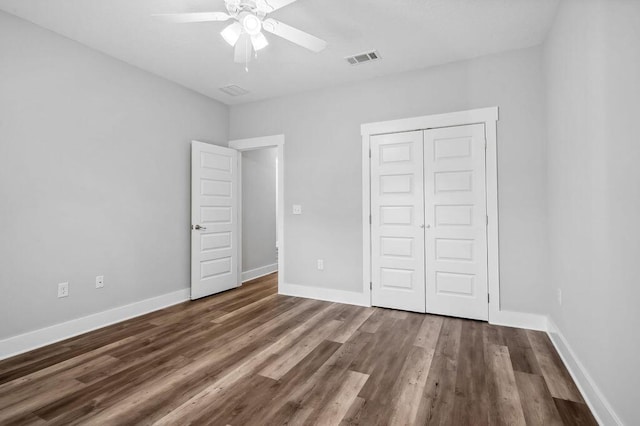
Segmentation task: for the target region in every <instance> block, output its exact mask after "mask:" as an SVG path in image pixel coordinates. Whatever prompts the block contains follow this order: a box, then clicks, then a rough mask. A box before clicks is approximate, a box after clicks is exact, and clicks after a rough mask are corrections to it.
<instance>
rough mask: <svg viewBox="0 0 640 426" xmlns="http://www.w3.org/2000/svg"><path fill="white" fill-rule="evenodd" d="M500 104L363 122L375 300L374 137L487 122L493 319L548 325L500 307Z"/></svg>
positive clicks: (367, 246)
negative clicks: (371, 218)
mask: <svg viewBox="0 0 640 426" xmlns="http://www.w3.org/2000/svg"><path fill="white" fill-rule="evenodd" d="M498 118H499V115H498V107H489V108H480V109H473V110H469V111H458V112H451V113H446V114H437V115H427V116H422V117H412V118H405V119H400V120H391V121H382V122H377V123H367V124H363V125H362V126H361V133H362V225H363V226H362V244H363V252H362V259H363V262H362V263H363V280H362V285H363V292H364V293H365V294H367V295H368V296H369V301H371V290H370V283H371V235H370V232H371V227H370V224H369V215H370V214H371V204H370V193H371V180H370V176H371V174H370V173H371V164H370V159H369V152H370V148H371V145H370V137H371V136H372V135H377V134H387V133H397V132H408V131H414V130H427V129H435V128H439V127H450V126H463V125H468V124H481V123H482V124H484V125H485V126H484V127H485V137H486V141H487V151H486V172H485V173H486V179H487V215H488V216H489V224H488V227H487V257H488V264H487V280H488V289H489V294H490V295H491V298H490V299H489V322H490V323H494V320H495V321H500V322H505V323H506V322H513V323H516V324H531V327H533V328H536V329H539V328H537V327H540V326H542V327H543V329H544V327H546V321H541V320H540V319H539V318H536V316H535V315H533V316H532V315H530V314H519V313H518V314H517V315H516V313H509V312H502V311H500V248H499V239H498V149H497V130H496V129H497V120H498Z"/></svg>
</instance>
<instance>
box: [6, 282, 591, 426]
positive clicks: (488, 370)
mask: <svg viewBox="0 0 640 426" xmlns="http://www.w3.org/2000/svg"><path fill="white" fill-rule="evenodd" d="M0 424H2V425H10V424H61V425H62V424H64V425H69V424H96V425H107V424H121V425H132V424H164V425H184V424H212V425H223V426H224V425H234V426H235V425H281V424H289V425H298V424H300V425H302V424H320V425H349V424H359V425H412V424H419V425H422V424H438V425H501V424H503V425H523V424H529V425H562V424H565V425H574V424H575V425H578V424H580V425H582V424H584V425H591V424H596V422H595V420H594V419H593V417H592V416H591V413H590V412H589V409H588V408H587V406H586V405H585V403H584V401H583V400H582V397H581V396H580V393H579V392H578V390H577V388H576V386H575V384H574V383H573V381H572V380H571V377H570V376H569V374H568V372H567V370H566V369H565V368H564V366H563V365H562V362H561V361H560V358H559V357H558V355H557V353H556V352H555V350H554V348H553V346H552V344H551V342H550V341H549V339H548V338H547V336H546V335H545V334H544V333H540V332H534V331H525V330H520V329H515V328H506V327H497V326H492V325H489V324H486V323H482V322H476V321H467V320H461V319H454V318H446V317H438V316H431V315H420V314H414V313H407V312H400V311H393V310H387V309H379V308H362V307H356V306H350V305H341V304H337V303H329V302H321V301H315V300H306V299H298V298H294V297H287V296H279V295H277V294H276V276H275V275H271V276H267V277H264V278H262V279H258V280H256V281H254V282H252V283H250V284H246V285H244V286H243V287H242V288H240V289H236V290H233V291H230V292H226V293H223V294H220V295H217V296H213V297H209V298H206V299H202V300H198V301H195V302H186V303H183V304H180V305H176V306H173V307H170V308H167V309H164V310H162V311H158V312H154V313H151V314H148V315H145V316H142V317H138V318H135V319H132V320H129V321H125V322H123V323H120V324H116V325H113V326H110V327H106V328H103V329H101V330H97V331H94V332H91V333H88V334H85V335H82V336H79V337H75V338H72V339H69V340H66V341H64V342H60V343H56V344H54V345H51V346H47V347H45V348H42V349H38V350H35V351H32V352H29V353H27V354H23V355H20V356H17V357H14V358H11V359H8V360H4V361H2V362H0Z"/></svg>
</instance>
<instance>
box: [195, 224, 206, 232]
mask: <svg viewBox="0 0 640 426" xmlns="http://www.w3.org/2000/svg"><path fill="white" fill-rule="evenodd" d="M195 228H196V230H198V231H200V230H203V231H204V230H205V229H207V228H206V227H204V226H200V225H196V226H195Z"/></svg>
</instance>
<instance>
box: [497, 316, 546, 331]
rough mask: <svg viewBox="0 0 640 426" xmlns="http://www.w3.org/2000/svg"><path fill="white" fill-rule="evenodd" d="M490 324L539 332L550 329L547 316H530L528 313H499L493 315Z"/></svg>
mask: <svg viewBox="0 0 640 426" xmlns="http://www.w3.org/2000/svg"><path fill="white" fill-rule="evenodd" d="M490 315H491V314H490ZM489 323H490V324H493V325H502V326H505V327H517V328H527V329H529V330H538V331H547V329H548V324H547V317H546V315H539V314H530V313H526V312H516V311H498V312H497V313H494V314H493V315H491V317H490V321H489Z"/></svg>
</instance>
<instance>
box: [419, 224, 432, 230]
mask: <svg viewBox="0 0 640 426" xmlns="http://www.w3.org/2000/svg"><path fill="white" fill-rule="evenodd" d="M420 228H422V229H424V228H427V229H429V228H431V225H425V224H424V223H423V224H422V225H420Z"/></svg>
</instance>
